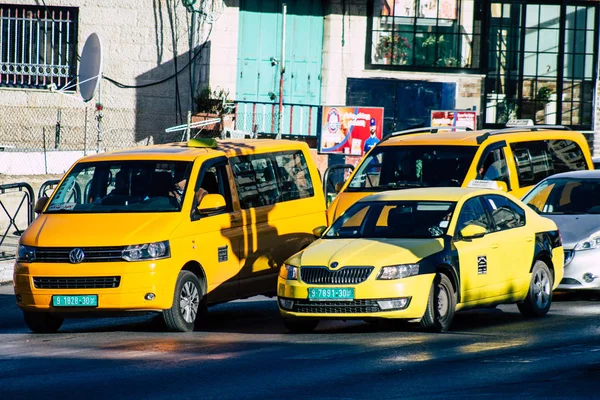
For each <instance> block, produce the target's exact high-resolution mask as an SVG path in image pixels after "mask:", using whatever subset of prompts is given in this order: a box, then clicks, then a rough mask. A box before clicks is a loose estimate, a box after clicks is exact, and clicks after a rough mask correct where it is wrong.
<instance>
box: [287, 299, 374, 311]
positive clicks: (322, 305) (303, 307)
mask: <svg viewBox="0 0 600 400" xmlns="http://www.w3.org/2000/svg"><path fill="white" fill-rule="evenodd" d="M380 311H381V309H380V308H379V304H377V300H353V301H318V302H314V301H312V302H311V301H308V300H299V301H296V302H295V304H294V312H298V313H314V314H361V313H376V312H380Z"/></svg>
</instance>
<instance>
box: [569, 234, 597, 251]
mask: <svg viewBox="0 0 600 400" xmlns="http://www.w3.org/2000/svg"><path fill="white" fill-rule="evenodd" d="M599 247H600V232H596V233H594V234H592V235H590V237H589V238H587V239H585V240H582V241H581V242H579V243H577V244H576V245H575V250H591V249H597V248H599Z"/></svg>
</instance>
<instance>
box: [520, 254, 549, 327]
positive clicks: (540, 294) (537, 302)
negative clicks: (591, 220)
mask: <svg viewBox="0 0 600 400" xmlns="http://www.w3.org/2000/svg"><path fill="white" fill-rule="evenodd" d="M552 283H553V282H552V274H551V273H550V269H548V266H547V265H546V263H545V262H543V261H540V260H538V261H536V262H535V264H534V265H533V270H532V271H531V283H530V284H529V292H528V293H527V297H525V300H523V302H521V303H517V307H519V311H520V312H521V314H523V315H524V316H526V317H543V316H544V315H546V314H547V313H548V311H549V310H550V306H551V305H552Z"/></svg>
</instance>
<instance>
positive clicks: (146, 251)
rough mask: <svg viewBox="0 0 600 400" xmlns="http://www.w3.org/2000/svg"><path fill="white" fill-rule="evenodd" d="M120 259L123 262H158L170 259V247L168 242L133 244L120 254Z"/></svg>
mask: <svg viewBox="0 0 600 400" xmlns="http://www.w3.org/2000/svg"><path fill="white" fill-rule="evenodd" d="M121 257H123V260H125V261H142V260H160V259H161V258H169V257H171V247H170V245H169V241H168V240H165V241H162V242H155V243H146V244H134V245H132V246H127V248H126V249H125V250H123V252H122V253H121Z"/></svg>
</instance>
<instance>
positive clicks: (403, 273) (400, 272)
mask: <svg viewBox="0 0 600 400" xmlns="http://www.w3.org/2000/svg"><path fill="white" fill-rule="evenodd" d="M418 273H419V264H402V265H390V266H388V267H383V268H381V271H380V272H379V276H378V277H377V279H382V280H392V279H402V278H407V277H409V276H413V275H417V274H418Z"/></svg>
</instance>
